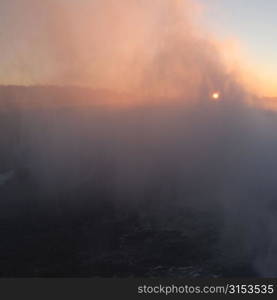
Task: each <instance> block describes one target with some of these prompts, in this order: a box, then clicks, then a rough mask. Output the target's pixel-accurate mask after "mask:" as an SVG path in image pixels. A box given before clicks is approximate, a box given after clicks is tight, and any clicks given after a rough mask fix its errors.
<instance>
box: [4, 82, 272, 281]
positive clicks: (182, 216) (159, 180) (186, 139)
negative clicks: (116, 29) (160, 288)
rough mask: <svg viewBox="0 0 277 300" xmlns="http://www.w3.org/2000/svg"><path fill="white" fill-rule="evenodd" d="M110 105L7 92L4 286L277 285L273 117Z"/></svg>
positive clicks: (70, 91)
mask: <svg viewBox="0 0 277 300" xmlns="http://www.w3.org/2000/svg"><path fill="white" fill-rule="evenodd" d="M109 95H110V97H114V95H111V94H109V93H108V92H105V91H91V90H89V89H81V88H75V87H70V88H66V87H63V88H61V87H15V86H12V87H1V88H0V102H1V109H0V116H1V117H0V123H1V126H0V136H1V140H0V143H1V147H0V199H1V201H0V234H1V243H0V276H2V277H45V276H46V277H60V276H63V277H83V276H87V277H93V276H101V277H113V276H117V277H128V276H138V277H139V276H147V277H151V276H158V277H161V276H162V277H226V276H233V277H234V276H238V277H243V276H246V277H250V276H264V275H265V274H274V272H275V271H276V269H275V266H274V263H272V264H270V265H269V264H268V262H269V261H274V255H273V253H274V251H273V250H274V249H275V248H274V245H275V244H274V243H275V242H274V241H275V240H274V238H273V235H272V232H273V230H274V228H275V225H274V224H275V223H274V220H275V219H276V218H275V219H274V217H275V216H276V215H275V213H276V203H275V199H276V196H277V190H276V184H275V181H276V180H275V178H276V176H275V175H276V172H275V171H276V166H275V164H274V161H275V156H276V145H275V142H274V141H275V140H274V134H275V132H276V131H274V130H272V129H274V128H275V126H276V125H275V122H276V114H274V113H271V114H268V113H264V112H257V111H256V110H255V111H253V112H252V111H251V110H250V111H249V112H248V110H246V109H245V107H244V106H242V107H240V106H238V104H236V105H234V106H232V105H230V104H226V106H225V104H218V105H217V104H214V103H211V104H207V105H206V106H205V105H204V106H203V107H202V106H199V107H198V106H197V107H194V108H193V109H189V112H187V108H185V109H182V108H180V107H177V108H176V109H175V108H174V107H172V108H171V109H169V107H166V108H158V107H157V108H155V109H149V108H147V107H144V108H138V109H130V110H124V111H115V110H112V109H110V108H109V107H105V106H103V107H102V106H101V105H100V109H98V108H97V109H95V106H93V105H92V106H91V107H90V105H87V99H89V100H90V103H97V104H98V103H103V102H104V101H105V99H108V98H109ZM118 97H121V96H118ZM126 97H127V96H126ZM103 99H104V100H103ZM92 100H93V101H92ZM82 103H85V104H86V105H84V107H82ZM65 104H66V105H65ZM68 104H72V106H74V109H69V110H68V109H67V105H68ZM27 106H28V107H31V108H34V109H30V110H29V109H28V110H25V109H24V107H27ZM76 107H77V108H76ZM97 107H98V106H97ZM249 114H250V116H249ZM257 114H258V115H257ZM257 116H259V118H258V117H257ZM253 120H254V121H255V122H253ZM257 120H258V121H257ZM268 129H270V130H268ZM263 130H264V131H263ZM269 220H270V221H269ZM261 233H262V234H261ZM275 274H276V273H275Z"/></svg>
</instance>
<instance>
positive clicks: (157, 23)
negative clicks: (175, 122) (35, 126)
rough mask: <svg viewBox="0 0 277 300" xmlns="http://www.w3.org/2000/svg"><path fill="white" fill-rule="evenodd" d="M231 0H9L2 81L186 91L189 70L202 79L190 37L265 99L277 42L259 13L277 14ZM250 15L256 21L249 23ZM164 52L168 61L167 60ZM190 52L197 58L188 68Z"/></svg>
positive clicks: (1, 7)
mask: <svg viewBox="0 0 277 300" xmlns="http://www.w3.org/2000/svg"><path fill="white" fill-rule="evenodd" d="M228 3H229V2H228V1H216V0H209V1H201V0H173V1H167V0H155V1H152V2H151V3H145V2H143V1H142V2H138V1H129V2H128V3H125V4H124V5H125V6H123V5H119V4H117V3H116V1H113V0H109V1H107V0H104V1H102V3H101V4H100V2H99V1H97V0H94V1H87V0H83V1H78V2H76V1H73V0H69V1H65V0H47V1H44V2H43V3H37V1H34V0H15V1H12V2H11V1H8V0H3V1H1V3H0V28H1V32H2V34H1V36H0V43H1V46H0V47H1V58H0V64H1V70H0V84H3V85H7V84H12V85H13V84H18V85H49V84H50V85H78V86H88V87H91V88H96V89H98V88H104V89H116V90H121V91H126V90H127V91H130V90H131V91H132V93H133V94H134V93H141V92H142V91H143V90H147V93H148V94H149V93H152V94H156V95H160V94H166V93H167V94H171V95H173V96H174V97H175V96H176V95H177V94H182V93H187V91H186V92H184V91H177V89H179V87H178V88H177V87H176V86H177V85H178V84H179V81H180V80H183V81H184V82H185V81H187V80H188V76H190V77H191V78H193V80H194V81H195V82H194V83H193V84H191V85H192V86H194V87H195V88H196V86H197V85H198V86H199V85H200V86H199V89H201V88H202V86H201V85H203V83H201V80H202V79H200V76H199V75H197V73H198V72H199V71H200V70H199V66H198V64H197V60H196V56H195V57H193V54H192V52H191V50H190V48H189V47H191V46H189V47H188V41H190V42H189V43H190V44H191V45H192V44H195V46H194V48H195V49H197V48H203V49H205V50H201V51H202V54H201V55H202V57H204V56H206V58H205V60H206V62H205V63H209V62H208V60H209V61H210V62H211V61H212V60H214V61H217V64H218V65H220V64H222V65H224V67H222V69H223V68H225V71H224V72H225V75H224V76H226V77H228V76H229V77H230V76H231V77H234V78H236V80H237V81H240V84H241V85H242V86H244V87H245V88H246V89H248V90H249V91H251V92H252V93H254V94H257V95H258V96H259V97H261V98H262V99H265V98H267V97H271V98H272V97H275V96H277V91H275V86H277V85H275V84H274V83H275V76H274V72H273V71H270V70H274V67H271V68H268V61H269V60H270V59H271V60H270V61H271V62H272V64H273V65H276V62H277V58H276V57H275V56H274V55H273V54H270V53H272V51H273V49H274V44H272V43H271V44H270V45H269V44H266V43H265V42H264V41H263V38H264V36H266V33H268V36H272V34H273V33H272V32H271V31H269V26H262V25H261V24H262V22H263V20H261V18H264V20H265V21H267V22H269V20H271V16H272V15H271V14H270V13H269V14H265V15H261V16H260V15H258V14H257V11H258V10H259V7H260V6H259V4H258V3H261V1H259V0H257V1H255V4H256V8H255V10H254V9H252V8H253V7H255V6H254V5H251V6H247V5H246V3H245V1H243V2H241V1H234V2H232V3H233V4H232V5H231V4H230V3H229V4H228ZM274 3H275V2H274ZM274 3H273V2H272V1H270V2H268V5H267V6H266V7H265V8H264V9H266V10H268V11H269V12H270V11H272V9H271V8H270V5H274ZM238 11H239V15H238V14H237V13H236V12H238ZM263 11H264V10H263ZM258 17H259V18H258ZM238 20H239V22H237V21H238ZM250 21H251V26H250V25H249V26H248V27H247V26H244V25H243V24H248V23H249V22H250ZM271 23H273V24H275V23H274V21H273V20H271ZM207 24H208V25H207ZM238 27H239V28H241V31H239V30H238ZM257 28H258V29H260V30H259V31H258V34H257ZM251 30H252V32H251ZM168 33H170V34H168ZM252 36H253V38H251V37H252ZM246 37H249V38H246ZM272 37H273V36H272ZM261 43H263V47H262V50H261ZM170 44H171V45H172V46H171V47H170V46H169V45H170ZM182 48H183V49H182ZM178 49H179V50H178ZM266 49H268V51H266ZM182 51H183V54H182V55H183V57H182V58H181V52H182ZM204 52H205V53H204ZM253 54H254V55H253ZM259 54H260V55H259ZM165 56H166V57H167V59H166V61H168V63H167V65H165V64H164V63H163V65H162V63H161V62H162V61H164V59H163V58H162V57H165ZM185 57H186V58H185ZM186 60H187V61H189V60H190V61H191V63H190V67H189V68H190V69H189V70H186V69H187V68H188V64H187V63H186ZM182 66H184V67H182ZM159 69H160V70H161V72H160V75H159V77H160V78H159V79H158V77H157V72H159ZM269 69H270V70H269ZM130 70H132V73H130ZM202 72H205V71H204V69H203V70H202ZM188 74H190V75H188ZM269 74H271V76H269ZM201 76H202V75H201ZM146 78H147V79H146ZM149 80H150V81H152V84H151V88H149V84H148V81H149ZM174 80H175V82H174ZM150 89H151V91H150ZM193 89H194V88H193V87H192V90H193ZM214 89H218V87H214ZM193 93H194V92H193ZM265 106H266V103H265Z"/></svg>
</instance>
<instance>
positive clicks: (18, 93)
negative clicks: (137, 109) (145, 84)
mask: <svg viewBox="0 0 277 300" xmlns="http://www.w3.org/2000/svg"><path fill="white" fill-rule="evenodd" d="M127 97H128V95H124V94H118V93H115V92H111V91H108V90H93V89H90V88H85V87H75V86H66V87H62V86H61V87H59V86H29V87H27V86H13V85H9V86H0V107H1V106H2V107H3V106H6V107H7V106H10V107H11V106H17V107H18V106H19V107H21V106H22V107H30V106H31V107H32V106H41V107H45V106H56V105H58V106H75V105H78V106H82V105H102V104H105V103H110V102H115V101H124V100H126V98H127Z"/></svg>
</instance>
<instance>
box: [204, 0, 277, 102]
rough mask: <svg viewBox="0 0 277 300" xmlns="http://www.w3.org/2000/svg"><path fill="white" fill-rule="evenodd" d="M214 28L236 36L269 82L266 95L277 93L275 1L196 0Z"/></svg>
mask: <svg viewBox="0 0 277 300" xmlns="http://www.w3.org/2000/svg"><path fill="white" fill-rule="evenodd" d="M199 1H200V2H201V3H203V4H204V5H205V10H204V16H205V19H206V21H207V24H208V25H209V26H210V27H211V29H212V30H213V31H215V32H216V33H217V34H219V35H220V36H221V37H223V38H228V37H230V38H235V39H237V40H238V41H239V42H240V43H241V45H242V46H243V47H244V49H245V52H247V54H248V55H249V58H250V60H251V61H252V63H253V64H255V67H256V68H258V69H259V71H260V72H261V73H262V74H261V76H263V78H264V79H265V80H267V81H268V89H269V91H268V94H270V95H272V96H274V95H275V96H277V79H276V78H277V1H276V0H199Z"/></svg>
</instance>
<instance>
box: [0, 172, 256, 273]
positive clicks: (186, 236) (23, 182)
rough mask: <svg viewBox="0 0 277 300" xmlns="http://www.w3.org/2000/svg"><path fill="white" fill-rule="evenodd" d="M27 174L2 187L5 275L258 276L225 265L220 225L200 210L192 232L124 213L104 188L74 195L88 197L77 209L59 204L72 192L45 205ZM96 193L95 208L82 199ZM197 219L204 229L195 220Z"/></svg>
mask: <svg viewBox="0 0 277 300" xmlns="http://www.w3.org/2000/svg"><path fill="white" fill-rule="evenodd" d="M27 178H28V176H26V174H25V177H20V174H18V173H16V174H15V175H14V177H13V179H11V180H10V181H9V182H7V183H6V184H5V185H2V186H1V188H0V197H1V221H0V236H1V244H0V272H1V273H0V274H1V276H2V277H61V276H62V277H94V276H100V277H114V276H116V277H155V276H158V277H211V276H212V277H229V276H231V277H235V276H236V277H243V276H248V277H249V276H252V277H253V276H256V274H255V272H254V270H253V269H252V268H251V265H250V264H248V263H247V262H245V263H242V264H241V263H240V264H231V265H230V264H226V265H224V262H222V261H221V260H220V259H219V257H220V253H218V250H217V249H216V246H215V245H216V244H217V239H218V238H219V228H217V227H216V224H213V223H211V222H209V221H208V220H205V218H207V216H205V215H197V214H200V212H194V213H193V212H187V215H186V216H184V218H186V220H187V222H188V223H191V224H194V225H193V226H191V232H189V231H184V230H183V231H182V230H176V229H172V228H170V226H168V228H167V227H166V226H160V225H159V224H158V223H157V222H156V223H155V222H154V221H153V219H151V217H149V216H148V217H143V218H142V217H141V216H139V215H138V214H137V213H136V212H135V211H134V210H131V209H130V210H128V209H127V210H125V211H124V212H123V211H120V210H119V208H116V207H115V206H113V205H111V204H109V202H108V201H105V199H104V198H105V197H107V192H106V191H104V190H103V191H98V192H97V193H96V194H95V193H92V194H86V195H81V194H80V193H79V194H78V195H77V193H76V194H75V195H74V193H73V194H71V195H70V197H69V196H68V198H71V199H74V198H75V197H76V199H78V200H79V201H80V202H81V201H82V200H83V203H84V204H83V206H80V205H79V206H78V208H77V206H75V205H74V204H72V205H70V204H68V205H66V206H65V205H61V204H60V205H58V204H57V203H65V202H64V201H63V200H64V199H62V198H63V197H65V198H66V197H67V196H66V195H61V196H60V197H61V199H60V202H59V201H58V202H56V204H55V205H53V206H52V207H51V208H50V207H48V208H45V207H42V206H41V205H38V203H39V199H38V198H39V197H40V196H39V195H40V194H39V193H38V192H37V190H36V187H35V186H34V185H32V184H31V182H30V181H28V180H27ZM36 197H37V198H36ZM90 197H92V198H93V197H94V198H96V197H98V199H101V201H98V204H95V205H94V206H93V207H92V206H91V204H89V202H86V201H84V198H87V199H90ZM81 198H83V199H81ZM96 202H97V201H96ZM15 203H17V204H16V205H14V204H15ZM35 203H37V206H36V204H35ZM68 203H71V202H70V201H69V202H68ZM85 203H86V204H85ZM100 203H101V204H100ZM47 211H48V212H49V213H47ZM50 211H51V213H50ZM4 212H5V213H4ZM199 219H201V220H202V222H204V223H205V222H206V226H200V225H197V221H196V220H199ZM151 222H152V223H151ZM202 225H203V224H202ZM198 227H201V230H200V229H199V228H198ZM193 228H194V229H193Z"/></svg>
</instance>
